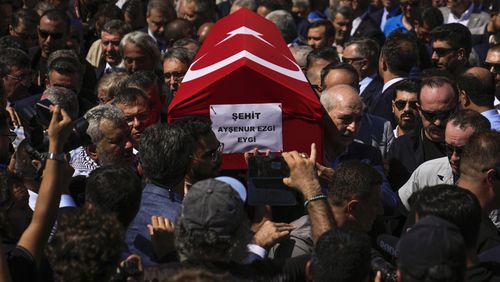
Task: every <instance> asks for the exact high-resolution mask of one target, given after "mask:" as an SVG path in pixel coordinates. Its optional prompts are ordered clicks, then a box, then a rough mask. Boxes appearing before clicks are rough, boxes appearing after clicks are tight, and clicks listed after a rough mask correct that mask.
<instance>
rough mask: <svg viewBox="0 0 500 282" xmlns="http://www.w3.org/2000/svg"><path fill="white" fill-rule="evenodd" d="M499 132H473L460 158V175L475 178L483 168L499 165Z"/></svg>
mask: <svg viewBox="0 0 500 282" xmlns="http://www.w3.org/2000/svg"><path fill="white" fill-rule="evenodd" d="M499 160H500V132H496V131H489V132H483V133H478V134H474V135H472V136H471V138H470V139H469V142H468V143H467V146H465V147H464V150H463V152H462V156H461V158H460V175H461V176H467V177H470V178H473V179H474V178H475V177H476V175H477V174H481V173H483V172H484V170H485V169H491V168H495V167H497V166H500V162H499Z"/></svg>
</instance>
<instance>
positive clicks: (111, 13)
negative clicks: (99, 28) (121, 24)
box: [92, 3, 123, 23]
mask: <svg viewBox="0 0 500 282" xmlns="http://www.w3.org/2000/svg"><path fill="white" fill-rule="evenodd" d="M100 17H106V18H108V19H111V20H120V21H123V11H122V9H120V8H119V7H118V6H116V5H115V4H113V3H102V4H100V6H99V8H98V9H97V12H96V13H95V14H94V16H93V17H92V20H93V22H94V23H95V22H97V21H98V20H99V18H100Z"/></svg>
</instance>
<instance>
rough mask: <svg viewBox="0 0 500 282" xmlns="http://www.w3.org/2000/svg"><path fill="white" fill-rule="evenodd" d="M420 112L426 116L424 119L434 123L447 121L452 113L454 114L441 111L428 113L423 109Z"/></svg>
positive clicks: (450, 111)
mask: <svg viewBox="0 0 500 282" xmlns="http://www.w3.org/2000/svg"><path fill="white" fill-rule="evenodd" d="M420 112H421V113H422V115H423V116H424V118H425V119H426V120H428V121H430V122H433V121H435V120H438V119H439V120H447V119H448V118H449V117H450V115H451V113H452V112H453V111H452V110H449V111H440V112H428V111H425V110H423V109H420Z"/></svg>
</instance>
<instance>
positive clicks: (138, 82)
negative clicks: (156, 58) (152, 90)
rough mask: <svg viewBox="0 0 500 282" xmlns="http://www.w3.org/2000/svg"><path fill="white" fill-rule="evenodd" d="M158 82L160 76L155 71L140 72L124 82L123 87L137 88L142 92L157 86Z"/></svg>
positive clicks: (131, 75)
mask: <svg viewBox="0 0 500 282" xmlns="http://www.w3.org/2000/svg"><path fill="white" fill-rule="evenodd" d="M157 81H158V76H157V75H156V73H155V72H153V71H145V70H140V71H136V72H134V73H132V74H130V75H129V77H127V78H126V79H125V81H124V82H123V85H122V86H123V87H135V88H139V89H141V90H142V91H145V90H147V89H148V88H149V87H151V86H153V85H155V86H156V83H157Z"/></svg>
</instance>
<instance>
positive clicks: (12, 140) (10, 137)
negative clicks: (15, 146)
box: [0, 131, 17, 143]
mask: <svg viewBox="0 0 500 282" xmlns="http://www.w3.org/2000/svg"><path fill="white" fill-rule="evenodd" d="M0 136H5V137H8V138H9V141H10V143H12V142H14V141H15V140H16V138H17V134H16V133H15V132H14V131H9V133H7V134H1V135H0Z"/></svg>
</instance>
